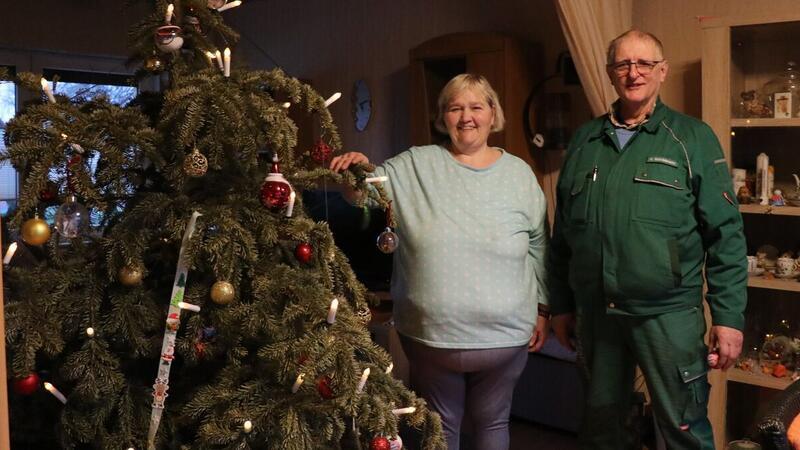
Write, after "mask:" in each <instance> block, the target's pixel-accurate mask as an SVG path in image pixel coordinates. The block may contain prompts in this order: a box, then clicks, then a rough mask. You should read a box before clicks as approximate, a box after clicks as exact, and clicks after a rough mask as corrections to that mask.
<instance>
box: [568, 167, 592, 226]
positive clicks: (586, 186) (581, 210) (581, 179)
mask: <svg viewBox="0 0 800 450" xmlns="http://www.w3.org/2000/svg"><path fill="white" fill-rule="evenodd" d="M592 174H593V172H592V171H591V170H589V171H582V172H579V173H578V175H577V176H576V177H575V179H574V180H573V182H572V187H571V188H570V191H569V204H570V207H569V218H570V221H571V222H573V223H586V222H588V221H589V200H590V197H591V194H592V186H593V185H594V180H593V179H592Z"/></svg>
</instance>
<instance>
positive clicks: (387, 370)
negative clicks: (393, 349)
mask: <svg viewBox="0 0 800 450" xmlns="http://www.w3.org/2000/svg"><path fill="white" fill-rule="evenodd" d="M392 369H394V363H389V367H387V368H386V370H385V371H384V372H383V373H385V374H387V375H388V374H390V373H392Z"/></svg>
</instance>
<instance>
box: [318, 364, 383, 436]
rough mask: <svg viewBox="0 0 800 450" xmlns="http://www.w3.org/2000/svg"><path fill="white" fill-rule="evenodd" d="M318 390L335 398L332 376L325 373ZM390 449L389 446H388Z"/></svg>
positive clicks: (326, 397) (325, 397) (327, 396)
mask: <svg viewBox="0 0 800 450" xmlns="http://www.w3.org/2000/svg"><path fill="white" fill-rule="evenodd" d="M317 392H319V395H320V397H322V398H324V399H326V400H330V399H332V398H333V389H332V388H331V377H329V376H327V375H325V376H324V377H320V379H319V380H317ZM386 449H387V450H388V449H389V447H386Z"/></svg>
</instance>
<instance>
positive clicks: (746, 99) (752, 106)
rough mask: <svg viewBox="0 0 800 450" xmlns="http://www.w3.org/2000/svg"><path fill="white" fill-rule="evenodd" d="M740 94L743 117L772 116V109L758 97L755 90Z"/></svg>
mask: <svg viewBox="0 0 800 450" xmlns="http://www.w3.org/2000/svg"><path fill="white" fill-rule="evenodd" d="M741 96H742V102H741V107H742V112H744V114H745V117H772V109H770V107H769V106H767V104H766V103H764V102H762V101H760V100H759V99H758V93H757V92H756V91H755V90H752V91H745V92H742V93H741Z"/></svg>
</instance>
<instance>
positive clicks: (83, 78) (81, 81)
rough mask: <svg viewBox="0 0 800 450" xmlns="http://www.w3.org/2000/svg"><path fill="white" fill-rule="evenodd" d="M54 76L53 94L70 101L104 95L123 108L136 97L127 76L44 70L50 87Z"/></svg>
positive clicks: (133, 86)
mask: <svg viewBox="0 0 800 450" xmlns="http://www.w3.org/2000/svg"><path fill="white" fill-rule="evenodd" d="M54 75H58V82H57V83H55V87H54V89H53V92H55V93H56V94H61V95H66V96H67V97H69V98H71V99H79V98H83V99H86V100H89V99H92V98H94V97H96V96H98V95H105V96H106V97H108V100H109V101H110V102H111V103H114V104H116V105H120V106H124V105H126V104H128V102H130V101H131V100H133V98H134V97H136V94H137V91H138V90H137V88H136V86H135V85H131V81H130V80H129V78H130V77H128V76H127V75H117V74H107V73H93V72H78V71H73V70H53V69H44V77H45V78H47V79H48V80H50V85H51V86H53V82H52V80H53V76H54Z"/></svg>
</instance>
